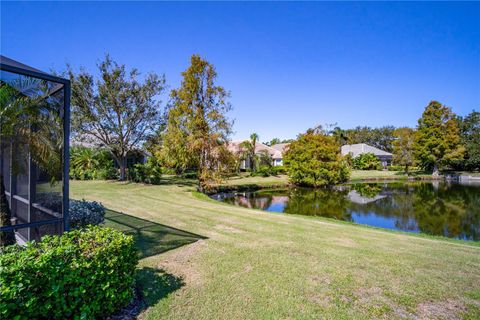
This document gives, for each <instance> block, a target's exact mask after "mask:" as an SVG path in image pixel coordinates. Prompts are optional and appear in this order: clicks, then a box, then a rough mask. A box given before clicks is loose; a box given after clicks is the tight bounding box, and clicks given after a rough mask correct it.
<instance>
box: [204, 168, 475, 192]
mask: <svg viewBox="0 0 480 320" xmlns="http://www.w3.org/2000/svg"><path fill="white" fill-rule="evenodd" d="M455 174H458V175H472V176H474V177H476V176H480V173H476V172H459V173H455ZM394 180H399V181H407V180H408V181H441V180H445V177H444V176H439V177H432V175H431V174H428V173H424V172H412V173H410V174H409V175H407V174H405V173H404V172H401V171H379V170H353V171H352V173H351V175H350V179H349V180H348V181H347V183H349V182H362V181H365V182H369V181H370V182H375V181H394ZM289 186H291V184H290V182H289V180H288V176H287V175H278V176H270V177H261V176H249V175H248V174H241V175H239V176H235V177H232V178H229V179H227V180H226V181H224V182H223V183H220V184H217V185H212V186H211V188H210V189H209V191H208V193H209V194H212V193H216V192H229V191H255V190H260V189H272V188H278V189H279V188H287V187H289Z"/></svg>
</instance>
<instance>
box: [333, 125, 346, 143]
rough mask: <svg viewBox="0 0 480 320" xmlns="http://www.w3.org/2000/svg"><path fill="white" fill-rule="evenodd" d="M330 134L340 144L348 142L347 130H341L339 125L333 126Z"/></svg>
mask: <svg viewBox="0 0 480 320" xmlns="http://www.w3.org/2000/svg"><path fill="white" fill-rule="evenodd" d="M330 134H331V135H332V136H333V137H334V138H335V141H336V142H337V143H338V144H339V145H340V146H343V145H345V144H348V135H347V131H346V130H343V129H342V128H340V127H334V128H333V129H332V130H331V132H330Z"/></svg>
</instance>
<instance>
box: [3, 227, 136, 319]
mask: <svg viewBox="0 0 480 320" xmlns="http://www.w3.org/2000/svg"><path fill="white" fill-rule="evenodd" d="M137 262H138V255H137V252H136V249H135V245H134V240H133V238H132V237H131V236H127V235H124V234H123V233H121V232H120V231H116V230H114V229H110V228H104V227H99V226H96V227H89V228H87V229H84V230H82V231H80V230H75V231H71V232H67V233H65V234H63V235H62V236H45V237H44V238H43V239H42V241H41V242H37V243H35V242H31V243H28V244H27V245H26V246H25V247H21V246H18V245H14V246H10V247H7V248H5V249H4V251H3V252H0V319H67V318H68V319H95V318H101V317H105V316H108V315H110V314H112V313H114V312H115V311H116V310H118V309H119V308H121V307H122V306H124V305H126V304H128V303H129V302H130V301H131V300H132V298H133V295H134V284H135V270H136V265H137Z"/></svg>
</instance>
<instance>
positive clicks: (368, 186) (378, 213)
mask: <svg viewBox="0 0 480 320" xmlns="http://www.w3.org/2000/svg"><path fill="white" fill-rule="evenodd" d="M212 198H213V199H215V200H218V201H222V202H226V203H230V204H234V205H237V206H242V207H246V208H255V209H261V210H266V211H271V212H279V213H286V214H301V215H314V216H322V217H327V218H333V219H337V220H344V221H350V222H354V223H359V224H366V225H370V226H374V227H380V228H387V229H394V230H401V231H407V232H415V233H420V232H421V233H426V234H430V235H441V236H446V237H450V238H457V239H463V240H473V241H479V240H480V184H459V183H447V182H439V181H434V182H388V183H386V182H385V183H354V184H348V185H342V186H337V187H335V188H334V189H308V188H290V189H282V190H261V191H256V192H233V193H218V194H215V195H213V196H212Z"/></svg>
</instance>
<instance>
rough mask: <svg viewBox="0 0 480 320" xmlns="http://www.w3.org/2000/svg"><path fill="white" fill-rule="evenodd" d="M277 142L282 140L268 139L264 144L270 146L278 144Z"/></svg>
mask: <svg viewBox="0 0 480 320" xmlns="http://www.w3.org/2000/svg"><path fill="white" fill-rule="evenodd" d="M279 143H282V141H281V140H280V139H279V138H273V139H272V140H270V141H269V142H266V143H265V144H266V145H267V146H269V147H271V146H273V145H276V144H279Z"/></svg>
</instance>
